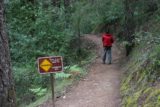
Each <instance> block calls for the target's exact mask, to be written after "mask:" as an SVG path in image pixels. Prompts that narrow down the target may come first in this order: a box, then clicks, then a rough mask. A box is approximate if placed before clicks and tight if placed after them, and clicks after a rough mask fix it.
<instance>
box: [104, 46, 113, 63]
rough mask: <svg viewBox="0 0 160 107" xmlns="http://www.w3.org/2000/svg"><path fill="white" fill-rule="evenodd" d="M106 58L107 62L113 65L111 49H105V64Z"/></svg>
mask: <svg viewBox="0 0 160 107" xmlns="http://www.w3.org/2000/svg"><path fill="white" fill-rule="evenodd" d="M106 58H107V62H108V63H109V64H111V61H112V50H111V47H104V55H103V63H106Z"/></svg>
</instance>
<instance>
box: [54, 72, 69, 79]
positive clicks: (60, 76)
mask: <svg viewBox="0 0 160 107" xmlns="http://www.w3.org/2000/svg"><path fill="white" fill-rule="evenodd" d="M69 77H71V74H66V73H64V72H61V73H56V75H55V78H56V79H61V78H62V79H65V78H69Z"/></svg>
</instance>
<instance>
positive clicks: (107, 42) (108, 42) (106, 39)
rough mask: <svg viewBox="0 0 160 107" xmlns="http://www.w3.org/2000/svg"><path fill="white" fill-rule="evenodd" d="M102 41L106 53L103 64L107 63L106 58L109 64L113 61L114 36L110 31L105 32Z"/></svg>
mask: <svg viewBox="0 0 160 107" xmlns="http://www.w3.org/2000/svg"><path fill="white" fill-rule="evenodd" d="M102 42H103V47H104V55H103V64H105V63H106V58H107V60H108V64H111V63H112V50H111V48H112V44H113V42H114V39H113V36H112V35H111V34H109V33H108V32H105V33H103V35H102Z"/></svg>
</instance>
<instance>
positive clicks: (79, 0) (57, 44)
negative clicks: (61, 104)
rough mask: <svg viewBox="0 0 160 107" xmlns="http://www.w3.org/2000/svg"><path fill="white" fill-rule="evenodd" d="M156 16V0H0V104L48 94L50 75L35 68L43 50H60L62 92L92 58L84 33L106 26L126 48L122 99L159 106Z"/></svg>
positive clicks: (159, 14)
mask: <svg viewBox="0 0 160 107" xmlns="http://www.w3.org/2000/svg"><path fill="white" fill-rule="evenodd" d="M4 20H5V22H4ZM159 22H160V1H159V0H1V1H0V29H1V35H0V51H1V53H0V106H1V107H14V106H15V105H17V106H20V107H27V106H28V107H35V106H38V105H40V104H41V103H43V102H45V101H47V100H48V99H50V98H51V94H50V93H51V87H50V83H49V82H50V80H49V79H50V77H49V75H40V74H39V73H38V71H37V58H38V57H43V56H56V55H58V56H63V60H64V72H61V73H56V74H55V78H56V84H55V85H56V88H55V91H56V92H55V93H56V96H57V97H58V96H61V95H62V94H63V93H64V92H63V90H64V89H65V88H66V87H68V86H69V85H71V84H72V83H74V82H75V81H78V80H80V78H81V77H83V76H85V75H86V74H87V67H86V65H87V64H89V63H90V62H91V61H92V60H94V59H95V52H94V43H92V42H88V41H85V40H84V39H83V37H84V36H85V34H95V35H100V34H101V33H102V32H104V31H109V32H111V33H112V34H114V35H115V38H116V41H117V42H118V43H119V44H121V45H122V46H123V47H124V48H125V56H126V58H124V59H123V60H124V61H123V62H124V63H123V64H122V69H123V71H124V72H123V78H122V82H121V89H120V90H121V96H122V103H121V105H122V106H123V107H159V106H160V87H159V84H160V83H159V81H160V73H159V70H160V56H159V54H160V30H159V28H160V23H159ZM8 42H9V43H8ZM9 49H10V54H9ZM10 59H11V61H10ZM12 74H13V75H12ZM2 77H3V78H2ZM12 77H13V79H12ZM5 81H6V84H5ZM1 83H2V85H1ZM3 85H4V86H5V88H4V87H3ZM3 88H4V89H3ZM1 90H2V91H1ZM4 92H5V94H3V93H4ZM10 94H11V95H10ZM1 96H5V97H1ZM15 96H16V98H15ZM8 97H9V98H11V100H10V99H9V100H8ZM6 99H7V101H8V102H7V101H6ZM12 99H13V100H12ZM4 103H8V104H4ZM9 103H12V104H9ZM13 103H14V104H13Z"/></svg>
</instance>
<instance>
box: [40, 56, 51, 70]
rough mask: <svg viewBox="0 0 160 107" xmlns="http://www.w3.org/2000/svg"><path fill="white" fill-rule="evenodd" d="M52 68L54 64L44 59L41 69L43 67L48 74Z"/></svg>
mask: <svg viewBox="0 0 160 107" xmlns="http://www.w3.org/2000/svg"><path fill="white" fill-rule="evenodd" d="M52 66H53V65H52V63H51V62H50V61H49V60H47V59H44V60H43V61H42V63H41V64H40V67H41V68H42V69H43V70H44V71H45V72H48V71H49V69H50V68H51V67H52Z"/></svg>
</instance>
